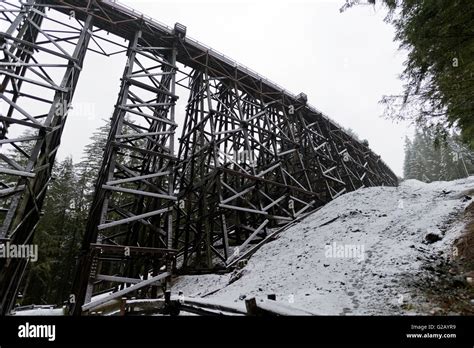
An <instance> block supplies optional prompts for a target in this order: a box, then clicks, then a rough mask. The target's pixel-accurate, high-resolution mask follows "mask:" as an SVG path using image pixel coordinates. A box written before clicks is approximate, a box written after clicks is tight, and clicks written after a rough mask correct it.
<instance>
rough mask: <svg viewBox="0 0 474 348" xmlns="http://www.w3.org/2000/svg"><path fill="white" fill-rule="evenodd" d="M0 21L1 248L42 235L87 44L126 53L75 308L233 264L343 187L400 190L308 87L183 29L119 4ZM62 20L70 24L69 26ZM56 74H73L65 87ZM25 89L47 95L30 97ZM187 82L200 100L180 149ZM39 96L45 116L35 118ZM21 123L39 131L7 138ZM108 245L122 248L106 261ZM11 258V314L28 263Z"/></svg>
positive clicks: (45, 8)
mask: <svg viewBox="0 0 474 348" xmlns="http://www.w3.org/2000/svg"><path fill="white" fill-rule="evenodd" d="M51 10H56V11H51ZM0 11H1V14H2V16H1V18H2V21H3V23H2V25H6V26H7V27H8V29H7V30H6V31H5V32H2V33H0V39H2V42H3V44H2V51H3V53H4V56H5V62H3V63H2V66H0V69H1V72H2V77H3V79H2V91H3V92H2V94H1V98H2V99H3V101H5V102H6V103H7V104H8V111H7V112H6V114H2V115H0V121H2V123H1V129H0V130H1V137H2V138H1V139H0V145H1V146H2V153H1V154H0V156H1V157H0V159H1V163H0V174H1V175H0V178H1V180H2V187H1V188H0V193H1V195H0V199H1V204H0V207H1V208H2V209H1V210H0V214H2V215H1V218H0V219H1V220H0V222H1V223H2V229H1V233H2V235H1V236H0V237H1V238H3V239H4V240H10V239H11V240H13V241H14V242H15V243H17V244H27V243H29V242H30V241H31V238H32V236H33V231H34V227H35V226H36V224H37V222H38V220H39V215H40V214H39V212H40V209H41V205H42V201H43V199H44V195H45V192H46V188H47V184H48V182H49V179H50V172H51V166H52V164H53V163H54V157H55V154H56V151H57V149H58V147H59V144H60V136H61V133H62V129H63V125H64V121H65V119H66V116H67V108H62V107H60V108H58V107H57V105H58V104H60V105H68V106H69V105H70V102H71V101H72V96H73V94H74V90H75V86H76V83H77V80H78V78H79V73H80V71H81V68H82V62H83V59H84V56H85V53H86V49H88V50H89V51H92V52H95V53H100V54H104V55H109V54H116V53H119V52H126V54H127V57H128V59H127V65H126V67H125V69H124V74H123V77H122V84H121V89H120V94H119V98H118V101H117V104H116V108H115V112H114V115H113V118H112V125H111V129H110V133H109V138H108V141H107V145H106V150H105V153H104V159H103V165H102V169H101V171H100V176H99V178H98V182H97V186H96V192H95V198H94V202H93V206H92V209H91V212H90V216H89V221H88V225H87V231H86V234H85V238H84V243H83V247H82V255H81V258H80V264H79V268H78V272H77V276H76V279H75V282H74V295H75V298H76V303H79V304H81V305H82V304H84V303H85V302H87V301H88V300H89V299H90V298H91V296H92V294H93V293H94V291H95V290H103V289H104V288H107V287H109V286H112V285H111V284H112V283H115V282H112V281H110V279H114V280H116V279H141V278H147V277H156V276H158V275H159V274H161V273H163V272H173V271H176V270H179V271H180V272H209V271H212V270H215V269H225V268H226V267H228V266H229V265H231V264H234V263H235V262H234V261H235V260H237V259H239V257H240V256H239V255H242V254H245V253H246V251H247V250H250V249H251V248H252V246H253V245H254V244H255V243H259V241H261V240H262V239H264V238H265V236H267V235H269V234H270V233H271V232H272V231H273V230H274V229H276V228H279V227H281V226H283V225H284V224H287V223H288V222H291V221H293V220H294V219H297V218H298V217H300V216H301V215H302V214H304V213H308V212H310V211H312V210H314V209H315V208H317V207H319V206H321V205H323V204H325V203H326V202H328V201H330V200H331V199H334V198H336V197H338V196H339V195H341V194H343V193H344V192H347V191H351V190H355V189H357V188H359V187H363V186H374V185H396V184H397V179H396V176H395V175H394V174H393V172H392V171H391V170H390V169H389V168H388V167H387V166H386V165H385V164H384V163H383V161H382V160H381V159H380V157H379V156H377V155H376V154H374V153H373V152H372V151H371V150H370V149H369V148H368V147H367V146H366V145H364V144H362V143H360V142H359V141H357V140H355V139H353V138H352V137H351V136H349V135H348V134H347V133H346V132H345V131H344V129H343V128H342V127H340V126H339V125H338V124H336V123H335V122H334V121H332V120H330V119H329V118H328V117H326V116H325V115H323V114H322V113H321V112H320V111H319V110H317V109H316V108H314V107H313V106H311V105H309V104H308V103H307V96H306V95H305V94H304V93H300V94H299V95H294V94H292V93H290V92H288V91H286V90H285V89H284V88H282V87H281V86H279V85H277V84H276V83H274V82H272V81H269V80H268V79H266V78H264V77H262V76H260V75H259V74H258V73H256V72H254V71H252V70H251V69H249V68H247V67H245V66H243V65H241V64H239V63H237V62H235V61H233V60H232V59H230V58H229V57H226V56H225V55H223V54H221V53H219V52H217V51H215V50H213V49H212V48H210V47H207V46H206V45H204V44H202V43H200V42H198V41H197V40H194V39H192V38H190V37H188V36H186V28H185V27H184V26H182V25H177V26H176V27H175V28H174V29H173V28H171V27H168V26H166V25H163V24H161V23H159V22H157V21H155V20H153V19H151V18H149V17H147V16H145V15H143V14H140V13H138V12H137V11H135V10H133V9H130V8H128V7H126V6H123V5H120V4H119V3H117V2H115V1H109V0H103V1H89V0H87V1H86V0H36V1H34V0H28V1H27V2H24V3H20V2H19V1H17V0H8V1H6V2H3V3H2V8H0ZM57 12H61V13H63V14H65V15H66V16H67V17H65V18H64V20H61V21H58V20H57V19H56V17H55V14H58V13H57ZM58 15H59V14H58ZM67 18H69V21H68V20H67ZM52 23H53V24H54V26H51V25H52ZM58 26H60V27H61V26H62V27H63V28H62V29H63V30H57V29H58V28H57V27H58ZM53 27H54V30H53ZM106 32H110V33H113V34H115V35H117V36H119V37H122V38H125V39H126V40H128V47H125V46H123V44H121V43H118V42H113V40H114V39H111V38H110V37H109V38H107V37H105V35H104V36H102V33H106ZM99 41H100V42H107V44H113V45H115V47H116V49H115V51H114V52H107V50H105V49H104V48H103V46H102V45H101V44H100V43H99ZM34 52H41V55H38V54H36V53H34ZM58 60H62V62H60V63H55V64H51V61H54V62H58ZM51 69H56V70H60V71H61V72H62V75H61V74H57V73H55V75H54V76H57V75H60V76H61V77H62V79H59V80H58V81H54V80H53V78H52V77H51V76H50V75H49V74H48V71H49V70H51ZM23 85H34V86H35V88H37V89H38V93H34V94H33V93H30V94H27V93H25V92H23V90H24V86H23ZM177 86H179V87H180V88H185V89H186V90H187V91H188V92H187V93H188V95H185V96H184V98H187V105H186V108H185V110H181V112H182V113H184V115H185V121H184V123H183V124H182V127H183V130H182V134H181V138H180V139H179V147H178V149H175V148H174V143H175V141H174V137H175V133H176V129H177V127H178V124H177V123H176V120H175V113H176V112H178V111H179V110H176V101H177V99H178V98H179V95H177V89H176V88H177ZM22 87H23V88H22ZM40 89H41V90H44V91H49V94H48V93H46V92H44V93H43V92H41V91H40ZM20 96H21V98H20ZM26 98H28V99H30V101H35V102H36V103H40V104H41V105H42V107H43V109H44V111H41V112H40V111H39V109H37V108H33V109H31V104H30V103H25V99H26ZM58 112H59V113H58ZM13 126H21V127H25V128H28V129H31V130H32V132H33V135H29V136H27V137H22V138H10V137H9V136H8V131H9V128H10V127H13ZM6 146H10V147H12V148H14V149H16V151H19V152H20V153H21V155H22V156H24V157H25V158H26V159H27V160H26V162H27V164H26V165H23V164H19V163H18V162H17V161H16V160H15V158H13V157H12V156H11V153H9V152H7V151H6V150H5V149H6ZM176 150H177V151H176ZM95 243H99V244H103V245H117V246H120V247H123V252H124V253H123V255H117V254H114V255H109V254H108V252H107V251H106V250H105V249H100V248H99V249H97V248H96V247H91V245H93V244H95ZM130 247H148V248H156V249H160V250H161V249H166V250H169V255H168V256H166V255H165V256H163V255H161V254H160V255H159V256H157V254H156V253H153V252H148V253H138V254H137V253H136V252H132V253H130ZM127 248H128V249H127ZM127 252H128V253H127ZM170 255H171V256H170ZM2 262H3V264H2V265H1V271H0V280H1V279H8V281H2V282H1V284H2V286H1V288H0V298H1V300H2V302H1V303H2V309H1V310H2V313H6V312H8V311H9V309H10V308H11V305H12V304H13V302H14V296H15V295H14V294H15V293H16V291H17V288H18V285H19V282H20V280H21V276H22V274H23V271H24V269H25V266H26V264H24V263H21V262H20V263H17V264H16V263H12V262H4V261H2ZM104 272H107V273H108V274H106V273H104ZM140 277H141V278H140ZM167 279H168V280H169V277H168V278H167ZM126 285H127V282H126V281H124V282H123V284H122V285H119V288H120V287H121V288H123V287H124V286H126ZM164 285H166V284H164ZM167 285H168V289H169V284H167ZM157 291H158V288H157V285H156V283H153V286H152V287H151V290H145V288H140V293H141V296H153V295H156V293H157ZM80 308H81V307H80V306H76V309H77V310H78V311H80Z"/></svg>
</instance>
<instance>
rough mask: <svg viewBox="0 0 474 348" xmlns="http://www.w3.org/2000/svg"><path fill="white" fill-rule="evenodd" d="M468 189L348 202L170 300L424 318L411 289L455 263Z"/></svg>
mask: <svg viewBox="0 0 474 348" xmlns="http://www.w3.org/2000/svg"><path fill="white" fill-rule="evenodd" d="M473 189H474V176H471V177H469V178H466V179H461V180H457V181H452V182H435V183H431V184H425V183H421V182H419V181H415V180H408V181H405V182H402V183H401V185H400V186H399V187H374V188H364V189H360V190H358V191H355V192H351V193H348V194H346V195H343V196H341V197H339V198H338V199H336V200H334V201H332V202H330V203H329V204H327V205H326V206H324V207H323V208H322V209H320V210H319V211H317V212H315V213H314V214H312V215H310V216H308V217H307V218H306V219H305V220H303V221H302V222H301V223H299V224H297V225H295V226H293V227H291V228H289V229H288V230H286V231H285V232H283V233H282V234H280V235H279V238H278V239H277V240H275V241H272V242H270V243H268V244H266V245H264V246H263V247H262V248H261V249H260V250H259V251H258V252H257V253H256V254H254V255H253V256H252V257H251V258H250V260H249V262H248V265H247V266H246V267H245V268H243V269H242V270H240V271H236V272H234V273H233V274H227V275H200V276H183V277H180V278H178V279H177V280H176V283H175V285H174V287H173V293H176V292H178V291H182V292H183V294H184V296H189V297H205V298H206V299H214V300H215V301H219V302H223V303H229V304H233V305H243V304H244V299H245V298H249V297H252V296H256V297H257V298H259V297H260V298H266V296H267V295H268V294H275V295H276V297H277V301H281V302H284V303H285V304H287V305H291V306H294V307H297V308H301V309H305V310H308V311H311V312H313V313H315V314H323V315H342V314H348V315H354V314H382V315H384V314H408V313H413V314H415V313H423V310H422V309H421V308H425V307H423V304H424V303H425V302H426V299H425V297H424V292H423V291H422V289H420V288H419V287H416V286H413V285H412V284H413V283H414V280H416V279H417V278H418V277H421V276H424V274H425V273H426V272H427V271H426V269H425V268H426V265H427V264H428V265H429V264H430V262H436V260H437V259H438V258H446V257H447V258H450V257H451V255H452V253H453V247H452V245H453V242H454V240H455V239H456V238H458V237H459V236H460V234H461V232H462V229H463V226H464V223H463V221H462V212H463V210H464V209H465V208H466V207H467V205H469V204H470V203H471V202H472V200H471V199H470V197H469V196H470V195H472V194H473V193H474V191H473ZM438 239H439V240H438ZM237 272H241V274H239V275H237ZM238 276H241V277H240V278H238ZM237 278H238V279H237ZM218 289H220V290H218ZM216 290H218V291H216ZM210 293H211V294H210ZM426 313H427V314H429V313H430V312H429V306H427V307H426Z"/></svg>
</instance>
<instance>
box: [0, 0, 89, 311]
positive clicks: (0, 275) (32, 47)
mask: <svg viewBox="0 0 474 348" xmlns="http://www.w3.org/2000/svg"><path fill="white" fill-rule="evenodd" d="M35 4H36V3H35V2H34V1H28V3H27V4H26V5H25V7H23V8H22V11H21V12H20V13H19V14H18V17H17V18H16V19H15V20H14V21H13V22H12V25H11V26H10V28H9V30H8V31H7V32H5V33H0V38H1V39H2V40H4V41H5V46H6V48H4V52H6V55H7V58H8V61H9V63H12V65H11V66H13V67H16V69H9V68H8V65H7V67H6V68H5V69H2V73H3V74H5V76H6V78H5V79H4V81H3V84H2V91H1V94H0V98H1V99H2V100H3V101H4V102H6V103H7V104H8V105H9V110H8V113H7V114H6V115H5V116H4V115H0V117H1V121H2V129H1V139H0V141H1V144H2V145H4V144H8V145H10V146H13V148H15V149H17V150H18V151H19V152H20V153H21V154H23V155H24V156H25V157H26V160H25V162H26V163H25V164H24V165H20V164H18V163H17V162H16V161H15V160H14V159H13V158H12V157H11V155H10V154H9V153H2V154H0V158H1V159H2V163H1V164H0V173H1V174H3V175H4V176H3V177H2V183H1V184H2V188H1V193H0V200H1V205H2V210H4V211H6V214H5V215H4V216H2V220H1V223H2V225H1V229H0V243H2V244H3V247H7V246H8V245H9V244H15V245H25V244H29V243H31V242H32V240H33V235H34V230H35V227H36V225H37V223H38V220H39V217H40V212H41V207H42V204H43V200H44V197H45V195H46V190H47V185H48V183H49V181H50V177H51V171H52V167H53V165H54V160H55V156H56V152H57V149H58V147H59V145H60V141H61V135H62V132H63V129H64V125H65V122H66V118H67V106H69V105H70V103H71V101H72V98H73V95H74V92H75V89H76V85H77V82H78V78H79V75H80V72H81V70H82V65H83V62H84V57H85V55H86V52H87V47H88V44H89V40H90V37H91V33H92V17H91V16H88V17H87V18H86V19H85V21H84V23H83V25H82V28H80V29H78V31H77V33H75V34H74V35H75V36H74V38H73V39H72V40H74V41H75V42H76V43H74V41H73V42H71V41H69V42H68V44H71V43H72V44H74V51H73V52H72V54H69V53H68V52H67V51H66V47H68V48H69V47H70V45H69V46H66V44H65V43H64V42H63V41H64V40H61V39H60V38H57V37H56V36H51V35H49V33H48V31H47V30H45V29H43V28H42V23H44V19H47V18H48V16H47V15H46V14H45V12H44V10H43V9H44V7H42V6H39V5H38V6H35ZM14 26H18V29H16V28H14ZM15 31H16V32H17V33H18V34H17V35H16V36H13V35H12V34H13V33H14V32H15ZM39 35H41V39H39V38H38V37H39ZM76 35H77V36H76ZM76 40H77V41H76ZM46 45H53V46H52V47H54V49H51V48H49V49H47V48H46V47H45V46H46ZM61 45H64V47H62V46H61ZM50 47H51V46H50ZM36 52H39V54H38V57H35V56H34V54H35V53H36ZM58 58H61V59H62V61H63V62H62V63H57V64H51V62H50V61H49V60H50V59H55V60H54V61H58ZM30 60H34V63H35V64H29V62H30ZM36 67H37V68H36ZM49 68H60V69H64V74H63V75H62V76H63V77H62V80H60V81H59V83H57V84H56V83H54V81H53V80H52V78H50V77H49V76H48V74H47V72H46V71H47V70H48V69H49ZM27 73H32V74H30V75H28V76H26V74H27ZM33 74H34V75H33ZM43 74H44V76H42V75H43ZM25 76H26V77H25ZM31 76H34V77H38V76H39V77H40V79H39V80H41V81H38V80H34V78H32V77H31ZM41 78H43V79H41ZM24 83H28V84H33V85H36V87H37V88H38V90H37V93H36V96H32V95H29V94H26V93H23V94H22V93H20V92H19V88H20V87H21V85H22V84H24ZM42 89H43V90H42ZM51 90H53V91H54V92H53V95H52V97H51V99H48V98H47V97H46V95H49V94H48V93H46V91H51ZM26 99H29V100H30V101H31V100H34V101H36V102H41V103H42V104H41V105H42V107H43V108H46V109H47V110H48V111H46V112H45V113H44V114H40V115H38V114H37V113H38V112H39V111H38V110H39V108H31V104H30V103H26V102H24V101H26ZM11 124H17V125H22V126H23V127H27V129H29V130H30V131H31V133H33V134H34V135H32V136H24V135H23V136H20V137H19V138H15V139H9V138H8V128H9V127H8V126H9V125H11ZM25 142H32V143H33V144H32V147H31V149H30V150H29V151H25V148H24V147H23V146H22V145H23V144H24V143H25ZM27 264H28V260H27V259H20V258H11V259H1V260H0V301H1V302H0V314H2V315H5V314H8V313H9V311H10V310H11V309H12V307H13V306H14V304H15V300H16V293H17V291H18V287H19V285H20V282H21V279H22V276H23V273H24V271H25V269H26V266H27Z"/></svg>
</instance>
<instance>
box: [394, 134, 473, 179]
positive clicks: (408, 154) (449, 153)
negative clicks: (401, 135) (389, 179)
mask: <svg viewBox="0 0 474 348" xmlns="http://www.w3.org/2000/svg"><path fill="white" fill-rule="evenodd" d="M472 174H474V152H473V151H471V150H470V149H469V148H468V146H467V145H466V144H464V143H463V142H462V141H461V139H460V137H459V135H456V134H454V135H450V136H448V137H446V138H445V139H444V140H439V139H438V137H437V133H436V132H435V131H433V130H432V129H430V128H419V129H417V130H416V132H415V135H414V137H413V140H411V139H409V138H408V137H407V138H406V139H405V162H404V165H403V176H404V178H405V179H417V180H420V181H424V182H432V181H449V180H455V179H459V178H464V177H467V176H469V175H472Z"/></svg>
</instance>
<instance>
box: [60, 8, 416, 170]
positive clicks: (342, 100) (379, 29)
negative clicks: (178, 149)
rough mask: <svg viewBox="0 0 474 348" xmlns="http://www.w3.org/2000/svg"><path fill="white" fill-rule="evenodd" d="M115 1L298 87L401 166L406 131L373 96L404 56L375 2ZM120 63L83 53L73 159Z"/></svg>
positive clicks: (103, 114)
mask: <svg viewBox="0 0 474 348" xmlns="http://www.w3.org/2000/svg"><path fill="white" fill-rule="evenodd" d="M121 2H122V3H125V4H127V5H128V6H131V7H133V8H135V9H136V10H138V11H140V12H143V13H145V14H146V15H148V16H151V17H153V18H155V19H157V20H159V21H161V22H163V23H165V24H167V25H169V26H173V25H174V23H175V22H180V23H182V24H184V25H186V26H187V29H188V35H189V36H192V37H193V38H195V39H197V40H199V41H201V42H203V43H205V44H207V45H209V46H211V47H213V48H214V49H216V50H218V51H220V52H222V53H224V54H225V55H227V56H230V57H232V58H233V59H234V60H237V61H238V62H240V63H242V64H244V65H247V66H248V67H249V68H251V69H253V70H255V71H257V72H258V73H259V74H261V75H263V76H266V77H267V78H269V79H271V80H273V81H275V82H276V83H278V84H280V85H281V86H283V87H284V88H285V89H287V90H290V91H292V92H293V93H299V92H304V93H306V94H307V95H308V99H309V102H310V103H311V104H313V105H315V106H316V107H317V108H318V109H320V110H321V111H323V112H324V113H325V114H326V115H328V116H329V117H330V118H332V119H334V120H336V121H337V122H339V123H340V124H341V125H343V126H344V127H346V128H352V129H353V130H354V131H355V132H356V133H357V134H359V136H360V137H361V138H363V139H368V140H369V143H370V146H371V148H372V149H373V150H374V151H375V152H376V153H378V154H380V155H381V156H382V158H383V159H384V160H385V162H387V163H388V165H389V166H391V168H392V169H393V170H394V171H395V172H396V173H397V174H398V175H401V174H402V167H403V142H404V137H405V135H407V134H408V135H409V134H411V131H410V130H409V129H408V127H407V125H406V124H395V123H393V122H392V121H389V120H385V119H383V118H381V117H380V115H381V114H382V106H381V105H379V104H378V102H379V100H380V99H381V97H382V96H383V95H384V94H397V93H400V92H401V90H402V82H401V81H400V80H399V79H398V75H399V74H400V73H401V72H402V70H403V61H404V60H405V58H406V56H405V53H404V52H399V51H398V50H397V48H398V43H396V42H393V37H394V30H393V28H392V26H390V25H389V24H386V23H384V22H383V18H384V16H385V12H384V11H383V10H374V8H373V7H372V6H359V7H354V8H352V9H349V10H347V11H346V12H344V13H340V12H339V8H340V7H341V6H342V5H343V4H344V0H331V1H329V0H325V1H323V0H319V1H318V0H312V1H301V0H300V1H294V0H293V1H290V0H253V1H250V0H234V1H217V0H216V1H202V0H194V1H185V0H122V1H121ZM124 62H125V59H124V55H120V56H114V57H112V58H107V57H101V56H98V55H95V54H91V53H89V55H88V56H87V58H86V62H85V65H84V71H83V73H82V75H81V79H80V82H79V85H78V89H77V92H76V96H75V98H74V103H73V104H76V105H77V108H78V109H81V108H82V109H83V110H84V109H88V110H86V111H87V113H88V114H89V115H90V116H88V117H74V112H80V111H81V110H78V109H77V108H76V111H74V112H73V113H71V115H70V117H69V119H68V122H67V125H66V129H65V132H64V138H63V143H62V145H61V150H60V152H59V157H60V158H64V157H65V156H67V155H72V156H73V159H74V160H75V161H78V160H79V159H80V157H81V155H82V151H83V148H84V146H85V145H86V144H87V142H88V141H89V139H88V138H89V137H90V135H91V134H92V132H93V131H94V130H95V129H96V128H97V127H98V126H100V125H101V124H103V121H102V119H105V118H108V117H110V116H111V114H112V111H113V105H114V104H115V102H116V99H117V93H118V90H119V78H120V76H121V74H122V72H123V67H124ZM177 112H178V114H179V113H183V110H178V111H177ZM178 120H179V115H178ZM179 135H180V134H179ZM179 135H178V136H179Z"/></svg>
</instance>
